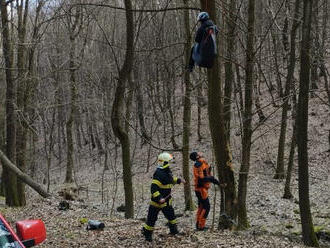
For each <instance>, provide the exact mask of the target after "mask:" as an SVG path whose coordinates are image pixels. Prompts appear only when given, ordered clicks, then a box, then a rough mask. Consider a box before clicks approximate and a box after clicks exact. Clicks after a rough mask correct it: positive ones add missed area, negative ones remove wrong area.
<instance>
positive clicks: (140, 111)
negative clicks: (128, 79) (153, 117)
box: [134, 69, 150, 145]
mask: <svg viewBox="0 0 330 248" xmlns="http://www.w3.org/2000/svg"><path fill="white" fill-rule="evenodd" d="M134 78H135V80H138V78H139V75H138V69H134ZM135 80H134V82H135V97H136V102H137V104H136V108H137V115H138V118H139V124H140V129H141V136H142V145H143V144H145V143H146V141H149V140H150V137H149V136H148V133H147V130H146V127H145V122H144V101H143V94H142V87H143V86H142V83H141V82H137V81H135Z"/></svg>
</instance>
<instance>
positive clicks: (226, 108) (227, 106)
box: [223, 0, 237, 141]
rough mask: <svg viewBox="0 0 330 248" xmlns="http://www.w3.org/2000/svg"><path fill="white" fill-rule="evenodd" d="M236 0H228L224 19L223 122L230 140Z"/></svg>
mask: <svg viewBox="0 0 330 248" xmlns="http://www.w3.org/2000/svg"><path fill="white" fill-rule="evenodd" d="M236 12H237V10H236V0H230V3H229V16H228V17H227V19H226V26H227V33H228V34H227V39H226V46H227V47H226V62H225V89H224V94H225V95H224V100H223V101H224V103H223V113H224V124H225V133H226V138H227V140H228V141H230V122H231V102H232V99H231V97H232V92H233V85H234V78H235V77H234V70H233V59H234V57H235V55H234V53H235V42H236V39H235V36H236V34H235V32H236V20H237V17H236Z"/></svg>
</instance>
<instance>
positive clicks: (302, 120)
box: [296, 0, 319, 247]
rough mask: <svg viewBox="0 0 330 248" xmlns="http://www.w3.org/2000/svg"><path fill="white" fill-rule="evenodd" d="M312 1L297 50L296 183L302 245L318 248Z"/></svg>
mask: <svg viewBox="0 0 330 248" xmlns="http://www.w3.org/2000/svg"><path fill="white" fill-rule="evenodd" d="M312 2H313V1H311V0H304V1H303V6H304V12H303V26H302V41H301V51H300V81H299V98H298V111H297V118H296V126H297V145H298V180H299V208H300V218H301V224H302V235H303V241H304V243H305V245H308V246H314V247H318V246H319V243H318V240H317V238H316V235H315V232H314V226H313V220H312V215H311V211H310V201H309V175H308V149H307V140H308V139H307V133H308V96H309V94H308V93H309V84H310V70H311V64H310V63H311V61H310V42H311V22H312V10H313V8H312Z"/></svg>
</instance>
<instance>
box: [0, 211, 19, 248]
mask: <svg viewBox="0 0 330 248" xmlns="http://www.w3.org/2000/svg"><path fill="white" fill-rule="evenodd" d="M0 220H1V222H2V223H3V225H4V226H5V228H6V229H7V230H8V231H9V232H10V234H11V236H12V237H13V239H14V240H15V241H16V242H18V243H19V245H20V246H21V247H23V248H24V247H25V246H24V245H23V243H22V242H21V241H20V239H19V238H18V236H17V235H16V233H15V232H14V230H13V229H12V228H11V227H10V225H9V224H8V222H7V221H6V220H5V218H4V217H3V216H2V215H1V214H0Z"/></svg>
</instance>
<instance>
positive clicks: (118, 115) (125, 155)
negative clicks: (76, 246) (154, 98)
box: [111, 0, 134, 218]
mask: <svg viewBox="0 0 330 248" xmlns="http://www.w3.org/2000/svg"><path fill="white" fill-rule="evenodd" d="M125 9H126V12H125V13H126V54H125V59H124V63H123V65H122V67H121V69H120V71H119V77H118V82H117V87H116V92H115V99H114V101H113V105H112V114H111V124H112V129H113V132H114V134H115V136H116V137H117V138H118V139H119V141H120V143H121V148H122V163H123V181H124V190H125V217H126V218H133V215H134V204H133V185H132V172H131V160H130V140H129V136H128V133H127V130H126V129H125V113H124V103H125V102H124V94H125V89H126V85H127V81H128V77H129V74H130V73H131V70H132V65H133V59H134V42H133V41H134V37H133V34H134V22H133V21H134V20H133V13H132V11H130V10H131V9H132V3H131V0H125Z"/></svg>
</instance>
